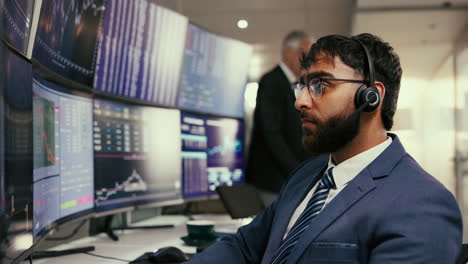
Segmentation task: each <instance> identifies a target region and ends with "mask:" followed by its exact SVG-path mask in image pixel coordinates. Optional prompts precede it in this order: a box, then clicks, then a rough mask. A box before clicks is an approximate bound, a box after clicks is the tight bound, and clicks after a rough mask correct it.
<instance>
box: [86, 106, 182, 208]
mask: <svg viewBox="0 0 468 264" xmlns="http://www.w3.org/2000/svg"><path fill="white" fill-rule="evenodd" d="M93 124H94V164H95V185H94V186H95V195H94V197H95V200H94V202H95V208H96V212H97V213H98V214H99V213H100V212H101V213H102V212H105V213H111V212H112V211H114V212H115V211H117V210H121V209H122V208H127V209H128V208H132V207H134V206H137V205H142V204H148V203H155V204H158V203H159V204H161V203H169V202H173V203H178V202H182V200H181V198H182V195H181V182H180V181H181V179H180V174H181V167H180V155H181V154H180V153H181V151H180V144H181V143H180V112H179V111H178V110H174V109H163V108H156V107H147V106H138V105H131V104H127V103H124V102H116V101H109V100H102V99H95V100H94V123H93Z"/></svg>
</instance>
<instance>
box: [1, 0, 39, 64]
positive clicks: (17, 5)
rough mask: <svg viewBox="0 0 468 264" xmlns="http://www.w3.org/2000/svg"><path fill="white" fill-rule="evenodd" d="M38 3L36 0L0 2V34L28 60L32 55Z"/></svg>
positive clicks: (3, 0)
mask: <svg viewBox="0 0 468 264" xmlns="http://www.w3.org/2000/svg"><path fill="white" fill-rule="evenodd" d="M39 3H40V1H36V0H7V1H5V0H2V1H0V17H1V21H0V25H1V27H0V32H1V33H2V36H3V37H4V38H5V39H6V41H7V42H8V43H9V44H10V45H11V46H13V47H14V48H15V49H16V50H17V51H19V52H21V53H22V54H23V55H24V56H26V57H28V58H31V54H32V47H33V43H34V36H35V26H37V14H38V13H39V12H37V11H39V9H40V4H39ZM35 10H37V11H36V12H35Z"/></svg>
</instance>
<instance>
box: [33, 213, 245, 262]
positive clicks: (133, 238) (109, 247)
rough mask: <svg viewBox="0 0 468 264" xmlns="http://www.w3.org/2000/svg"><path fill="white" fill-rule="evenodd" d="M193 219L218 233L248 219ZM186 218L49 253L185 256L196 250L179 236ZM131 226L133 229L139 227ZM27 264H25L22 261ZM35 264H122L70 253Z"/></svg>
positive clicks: (159, 221) (155, 220) (162, 219)
mask: <svg viewBox="0 0 468 264" xmlns="http://www.w3.org/2000/svg"><path fill="white" fill-rule="evenodd" d="M194 219H206V220H211V221H214V222H215V231H217V232H235V230H237V228H238V227H239V226H241V225H243V224H245V223H247V222H248V220H243V221H238V220H232V219H231V218H230V216H229V215H195V216H194ZM187 221H188V218H187V217H185V216H179V215H176V216H158V217H156V218H152V219H148V220H145V221H142V222H139V223H138V225H158V224H174V225H175V227H174V228H162V229H149V230H148V229H133V230H124V231H115V233H116V234H117V235H118V236H119V241H112V240H111V239H110V238H109V237H107V235H106V234H99V235H97V236H94V237H86V238H82V239H79V240H75V241H73V242H72V243H67V244H64V245H60V246H57V247H54V248H50V249H49V250H65V249H71V248H76V247H86V246H95V247H96V250H95V251H92V252H91V253H93V254H97V255H102V256H107V257H114V258H119V259H124V260H129V261H132V260H134V259H136V258H138V257H139V256H141V255H142V254H143V253H145V252H149V251H154V250H156V249H158V248H160V247H167V246H174V247H178V248H180V249H181V250H182V251H184V252H185V253H196V248H195V247H191V246H186V245H184V242H183V241H182V240H181V239H180V237H182V236H185V235H187V229H186V226H185V223H186V222H187ZM138 225H134V226H138ZM24 263H28V262H24ZM33 263H34V264H59V263H60V264H63V263H65V264H88V263H124V262H121V261H118V260H111V259H104V258H98V257H94V256H90V255H86V254H73V255H68V256H63V257H55V258H47V259H38V260H34V261H33Z"/></svg>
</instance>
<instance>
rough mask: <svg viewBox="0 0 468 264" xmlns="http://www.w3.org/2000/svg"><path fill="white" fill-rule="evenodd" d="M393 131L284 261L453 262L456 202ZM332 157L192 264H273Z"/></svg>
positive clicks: (308, 169)
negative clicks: (296, 214) (293, 218)
mask: <svg viewBox="0 0 468 264" xmlns="http://www.w3.org/2000/svg"><path fill="white" fill-rule="evenodd" d="M389 136H391V137H392V138H393V142H392V144H391V145H390V146H389V147H388V148H387V149H386V150H385V151H384V152H383V153H382V154H380V155H379V156H378V157H377V158H376V159H375V160H374V161H373V162H372V163H371V164H369V166H367V167H366V168H365V169H364V170H362V171H361V172H360V173H359V174H358V175H357V176H356V177H355V178H354V179H353V180H352V181H351V182H349V184H348V185H347V186H346V187H345V188H344V189H343V190H342V191H341V192H340V193H339V194H338V195H337V196H336V197H335V198H334V199H333V200H332V201H331V202H330V203H329V204H327V206H326V207H325V208H324V209H323V211H322V212H321V213H320V214H319V215H317V216H316V217H315V218H314V220H313V221H312V222H311V224H310V226H309V228H308V229H307V230H306V231H305V232H304V233H303V234H302V236H301V238H300V240H299V242H298V243H297V244H296V246H295V247H294V249H293V251H292V252H291V254H290V258H289V260H288V262H287V263H317V264H319V263H321V264H323V263H330V264H333V263H334V264H338V263H343V264H344V263H348V264H350V263H359V264H366V263H372V264H383V263H384V264H386V263H410V264H427V263H434V264H453V263H455V260H456V258H457V255H458V253H459V250H460V247H461V244H462V218H461V214H460V210H459V207H458V205H457V202H456V200H455V199H454V197H453V195H452V194H451V193H450V192H449V191H447V190H446V189H445V188H444V187H443V186H442V185H441V184H440V183H439V182H438V181H437V180H436V179H434V178H433V177H432V176H431V175H429V174H428V173H427V172H426V171H424V170H423V169H422V168H421V167H420V166H419V165H418V164H417V163H416V161H415V160H414V159H413V158H412V157H411V156H410V155H409V154H408V153H407V152H406V151H405V149H404V148H403V146H402V145H401V143H400V141H399V139H398V137H396V136H395V135H393V134H389ZM327 162H328V156H327V157H326V156H321V157H318V158H315V159H312V160H309V161H306V162H304V163H303V164H302V165H301V166H299V168H297V169H296V171H295V172H294V173H293V174H292V176H291V177H290V178H289V180H288V182H287V183H286V184H285V186H284V187H283V189H282V191H281V193H280V195H279V197H278V199H277V200H276V201H275V202H274V203H273V204H272V205H271V206H270V207H268V208H267V209H265V210H264V211H263V212H261V213H260V214H259V215H257V217H255V219H254V220H253V221H252V222H251V223H250V224H249V225H246V226H244V227H242V228H240V229H239V230H238V232H237V234H235V235H231V236H227V237H224V238H223V239H221V240H220V241H218V242H217V243H215V244H214V245H212V246H211V247H209V248H208V249H206V250H205V251H204V252H203V253H201V254H199V255H196V256H194V258H193V259H192V260H191V261H190V263H222V264H230V263H233V264H234V263H236V264H238V263H271V260H272V257H273V256H274V254H275V252H276V250H277V248H278V247H279V245H280V243H281V240H282V239H283V236H284V233H285V230H286V227H287V225H288V223H289V220H290V218H291V216H292V214H293V212H294V210H295V209H296V207H297V206H298V205H299V203H300V202H301V201H302V200H303V199H304V197H305V196H306V194H307V193H308V192H309V190H310V188H311V187H312V186H313V185H314V184H315V183H316V182H317V180H318V179H319V177H320V176H321V175H320V174H321V173H322V172H323V171H324V169H325V168H326V166H327Z"/></svg>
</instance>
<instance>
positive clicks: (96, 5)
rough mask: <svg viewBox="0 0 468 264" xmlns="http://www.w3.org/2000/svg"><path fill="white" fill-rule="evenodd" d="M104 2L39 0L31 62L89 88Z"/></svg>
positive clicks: (99, 0) (101, 0)
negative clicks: (37, 22)
mask: <svg viewBox="0 0 468 264" xmlns="http://www.w3.org/2000/svg"><path fill="white" fill-rule="evenodd" d="M104 10H105V6H104V0H89V1H79V0H42V7H41V13H40V17H39V24H38V27H37V33H36V42H35V44H34V51H33V58H34V59H36V60H37V61H38V62H39V63H40V64H42V65H43V66H45V67H47V68H48V69H49V70H51V71H53V72H55V73H58V74H60V75H62V76H64V77H66V78H68V79H71V80H74V81H77V82H80V83H83V84H85V85H88V86H91V85H92V82H93V77H94V67H95V57H96V56H95V53H96V47H97V39H98V33H99V23H100V22H101V19H102V15H103V14H104Z"/></svg>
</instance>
